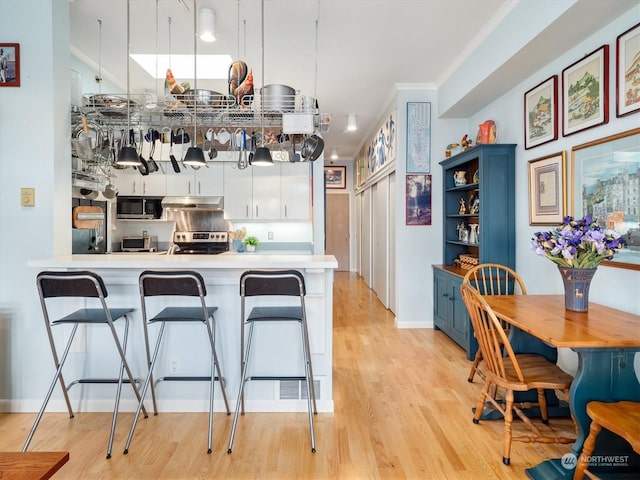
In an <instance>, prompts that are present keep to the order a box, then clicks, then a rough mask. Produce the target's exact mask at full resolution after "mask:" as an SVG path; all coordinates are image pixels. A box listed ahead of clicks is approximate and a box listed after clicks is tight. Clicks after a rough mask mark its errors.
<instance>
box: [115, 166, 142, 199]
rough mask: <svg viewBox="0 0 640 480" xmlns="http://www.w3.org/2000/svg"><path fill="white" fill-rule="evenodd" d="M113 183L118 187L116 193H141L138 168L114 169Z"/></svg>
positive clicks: (140, 179)
mask: <svg viewBox="0 0 640 480" xmlns="http://www.w3.org/2000/svg"><path fill="white" fill-rule="evenodd" d="M114 174H115V178H114V180H113V183H114V185H115V186H116V187H117V188H118V195H127V196H131V195H142V175H140V172H138V170H134V169H133V168H132V167H127V168H125V169H123V170H115V171H114Z"/></svg>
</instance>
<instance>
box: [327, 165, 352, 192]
mask: <svg viewBox="0 0 640 480" xmlns="http://www.w3.org/2000/svg"><path fill="white" fill-rule="evenodd" d="M324 185H325V188H347V167H339V166H337V167H324Z"/></svg>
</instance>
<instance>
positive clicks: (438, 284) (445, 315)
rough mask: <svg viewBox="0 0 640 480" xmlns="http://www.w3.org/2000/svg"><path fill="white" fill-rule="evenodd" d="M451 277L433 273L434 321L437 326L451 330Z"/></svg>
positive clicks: (436, 272)
mask: <svg viewBox="0 0 640 480" xmlns="http://www.w3.org/2000/svg"><path fill="white" fill-rule="evenodd" d="M449 284H450V282H449V279H448V278H447V277H446V276H445V275H442V274H441V273H439V272H438V271H435V272H434V275H433V295H434V298H433V323H434V325H435V326H436V327H438V328H440V329H442V330H444V331H445V332H449V330H450V329H451V325H450V321H449V308H450V303H451V302H450V301H449Z"/></svg>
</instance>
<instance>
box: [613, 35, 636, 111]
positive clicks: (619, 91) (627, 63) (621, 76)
mask: <svg viewBox="0 0 640 480" xmlns="http://www.w3.org/2000/svg"><path fill="white" fill-rule="evenodd" d="M616 47H617V48H616V99H617V104H616V115H617V116H618V117H622V116H624V115H629V114H630V113H634V112H637V111H639V110H640V23H638V24H636V25H634V26H633V27H631V28H630V29H629V30H627V31H626V32H624V33H623V34H621V35H618V38H617V41H616Z"/></svg>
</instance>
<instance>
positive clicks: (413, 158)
mask: <svg viewBox="0 0 640 480" xmlns="http://www.w3.org/2000/svg"><path fill="white" fill-rule="evenodd" d="M430 171H431V103H429V102H407V173H429V172H430Z"/></svg>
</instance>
